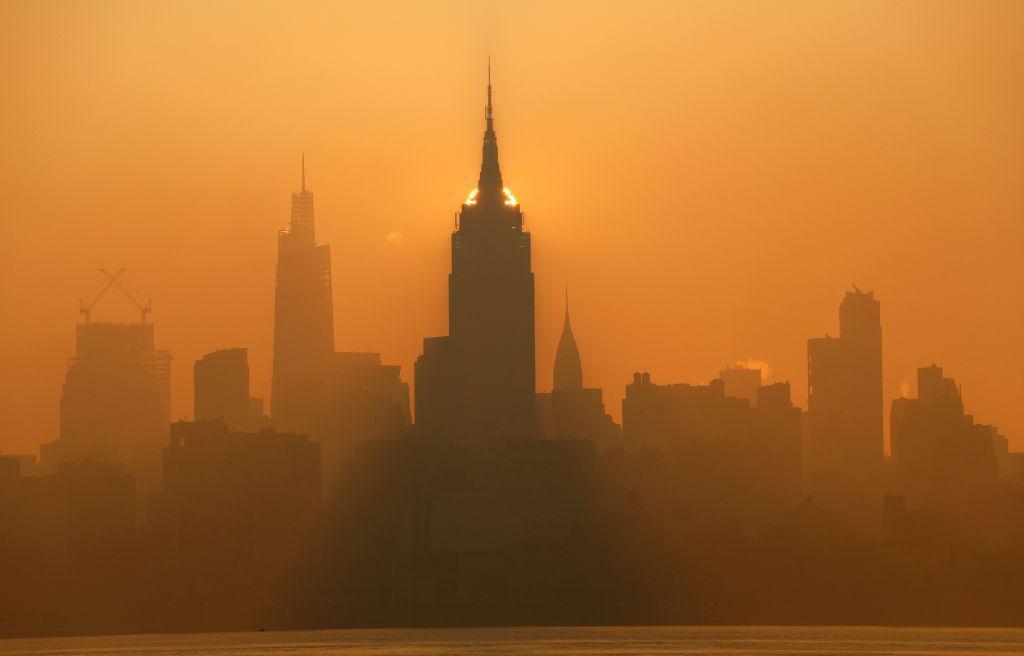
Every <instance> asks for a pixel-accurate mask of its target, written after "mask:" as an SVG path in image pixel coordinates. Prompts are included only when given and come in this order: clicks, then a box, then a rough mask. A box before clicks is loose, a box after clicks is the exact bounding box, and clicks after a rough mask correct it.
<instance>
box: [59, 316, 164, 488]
mask: <svg viewBox="0 0 1024 656" xmlns="http://www.w3.org/2000/svg"><path fill="white" fill-rule="evenodd" d="M76 334H77V344H76V355H75V357H74V358H72V359H71V360H70V361H69V363H68V369H67V372H66V373H65V375H64V386H63V388H62V390H61V398H60V439H58V440H56V441H54V442H50V443H47V444H43V445H42V447H41V450H40V451H41V456H42V465H43V467H44V469H46V470H47V471H49V472H52V471H56V469H57V467H58V466H59V465H60V464H61V463H62V462H68V461H79V460H113V459H119V460H124V461H128V462H130V463H131V466H132V468H133V470H135V473H138V468H137V466H138V465H139V463H140V462H141V461H143V460H151V459H153V458H154V457H156V456H158V455H159V448H160V442H162V441H163V438H164V435H165V434H166V431H167V426H168V425H169V415H170V397H171V387H170V362H171V356H170V353H169V352H168V351H162V350H158V349H155V348H153V324H151V323H129V324H121V323H107V322H93V323H90V322H86V323H80V324H78V327H77V330H76Z"/></svg>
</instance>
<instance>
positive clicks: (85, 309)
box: [78, 269, 153, 323]
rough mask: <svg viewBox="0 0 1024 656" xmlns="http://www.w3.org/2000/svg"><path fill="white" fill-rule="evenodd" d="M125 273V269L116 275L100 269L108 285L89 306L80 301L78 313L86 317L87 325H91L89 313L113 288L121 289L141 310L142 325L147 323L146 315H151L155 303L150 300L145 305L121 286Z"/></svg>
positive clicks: (118, 271)
mask: <svg viewBox="0 0 1024 656" xmlns="http://www.w3.org/2000/svg"><path fill="white" fill-rule="evenodd" d="M124 272H125V269H118V270H117V272H116V273H110V272H109V271H107V270H106V269H100V273H102V274H103V275H105V276H106V277H107V284H106V285H104V286H103V289H101V290H100V292H99V293H98V294H96V297H95V298H93V299H92V302H91V303H89V304H88V305H86V304H85V301H82V300H79V301H78V303H79V306H80V307H79V309H78V312H79V314H81V315H82V316H83V317H85V323H89V313H90V312H92V308H93V306H94V305H96V303H97V301H99V300H100V299H101V298H103V296H104V295H105V294H106V293H107V292H108V291H110V288H111V287H117V288H118V289H120V290H121V293H122V294H124V295H125V297H127V299H128V300H129V301H131V302H132V304H133V305H135V307H137V308H139V312H140V313H141V314H142V323H146V315H147V314H151V313H152V312H153V302H152V300H149V301H146V304H145V305H143V304H142V303H140V302H139V301H138V300H137V299H136V298H135V296H133V295H132V293H131V292H130V291H128V289H127V288H126V287H125V286H124V285H123V284H121V274H123V273H124Z"/></svg>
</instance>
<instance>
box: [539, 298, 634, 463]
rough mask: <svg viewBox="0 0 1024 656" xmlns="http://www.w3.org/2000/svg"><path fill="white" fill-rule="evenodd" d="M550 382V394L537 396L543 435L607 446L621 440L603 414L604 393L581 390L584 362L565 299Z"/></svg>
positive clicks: (589, 389)
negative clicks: (590, 441)
mask: <svg viewBox="0 0 1024 656" xmlns="http://www.w3.org/2000/svg"><path fill="white" fill-rule="evenodd" d="M552 383H553V385H552V389H551V393H550V394H548V393H540V394H538V395H537V422H538V428H539V430H540V434H541V435H542V436H544V437H553V438H574V439H590V440H596V441H598V442H601V443H604V444H606V445H607V444H612V443H614V442H616V440H615V438H618V437H621V435H622V431H621V429H620V427H619V425H618V424H616V423H615V421H614V420H612V418H611V415H609V414H607V413H606V412H605V411H604V398H603V397H604V393H603V391H602V390H601V389H600V388H585V387H583V362H582V360H581V359H580V350H579V347H578V346H577V345H576V337H575V336H574V335H573V333H572V323H571V322H570V321H569V301H568V299H566V303H565V319H564V320H563V322H562V337H561V338H560V339H559V340H558V348H557V350H556V351H555V366H554V372H553V376H552Z"/></svg>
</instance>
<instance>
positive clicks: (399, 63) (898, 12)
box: [0, 0, 1024, 452]
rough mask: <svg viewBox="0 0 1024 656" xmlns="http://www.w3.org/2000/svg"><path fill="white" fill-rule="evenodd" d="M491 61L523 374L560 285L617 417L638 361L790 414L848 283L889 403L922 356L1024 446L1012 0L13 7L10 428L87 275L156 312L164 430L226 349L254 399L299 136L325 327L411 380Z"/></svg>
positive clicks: (433, 317)
mask: <svg viewBox="0 0 1024 656" xmlns="http://www.w3.org/2000/svg"><path fill="white" fill-rule="evenodd" d="M553 5H555V6H553ZM488 54H490V55H491V56H492V57H493V59H494V69H495V105H496V119H497V120H496V127H497V131H498V140H499V145H500V149H501V158H502V170H503V173H504V175H505V181H506V183H507V185H508V186H509V187H510V188H511V189H512V190H513V192H515V194H516V196H517V197H518V198H519V200H520V202H521V203H522V206H523V209H524V211H525V213H526V219H527V225H528V228H529V229H530V231H531V232H532V233H533V240H534V242H533V243H534V271H535V272H536V279H537V362H538V372H539V387H538V389H545V388H547V387H549V386H550V371H551V363H552V360H553V355H554V349H555V342H556V339H557V336H558V333H559V330H560V328H561V325H560V324H561V312H562V293H563V288H564V285H565V284H566V282H568V284H569V288H570V295H571V304H572V313H573V326H574V329H575V331H576V337H577V340H578V342H579V344H580V348H581V350H582V355H583V364H584V380H585V383H586V384H588V385H589V386H600V387H603V388H604V390H605V395H606V402H607V403H608V405H609V409H610V410H611V411H612V412H613V414H614V415H615V416H616V417H617V416H618V415H619V400H620V399H621V397H622V395H623V386H624V385H625V384H626V383H627V382H628V380H629V378H630V374H631V372H633V371H634V370H638V369H642V370H649V371H650V372H651V373H652V375H653V377H654V380H655V381H656V382H666V383H668V382H706V381H707V380H708V379H710V378H712V377H714V376H715V375H716V373H717V371H718V370H719V369H720V368H721V367H722V366H723V365H725V364H727V363H732V362H735V361H737V360H741V359H747V358H752V359H757V360H762V361H765V362H767V363H769V365H770V366H771V376H770V379H771V380H773V381H777V380H790V381H791V382H792V383H793V392H794V400H795V401H796V402H798V403H799V404H801V405H805V403H806V339H807V338H808V337H812V336H820V335H824V334H825V333H831V334H836V332H837V330H838V316H837V307H838V304H839V301H840V300H841V298H842V295H843V293H844V291H845V290H846V289H848V288H849V286H850V284H851V282H852V283H856V284H857V285H858V286H860V287H862V288H865V289H873V290H875V293H876V295H877V297H878V298H879V299H880V300H881V303H882V319H883V331H884V333H883V334H884V340H885V387H886V397H887V403H888V399H889V398H891V397H892V396H894V395H897V394H898V393H899V391H900V388H901V386H906V385H909V384H910V383H911V381H912V380H913V377H914V375H915V369H916V367H918V366H923V365H927V364H929V363H931V362H937V363H939V364H941V365H943V366H944V367H945V368H946V371H947V375H951V376H953V377H955V378H956V379H957V380H958V381H960V382H961V383H962V384H963V387H964V395H965V399H966V402H967V405H968V409H969V411H971V412H973V413H974V414H975V416H976V418H977V419H978V420H979V421H983V422H987V423H995V424H997V425H998V426H1000V427H1001V428H1002V429H1003V431H1004V432H1005V433H1007V434H1008V435H1009V436H1010V439H1011V444H1012V445H1013V446H1015V447H1016V448H1017V449H1024V403H1022V402H1021V398H1022V396H1024V340H1022V339H1021V337H1022V335H1024V292H1022V290H1021V283H1022V281H1024V275H1022V274H1024V258H1022V256H1024V248H1022V247H1024V184H1022V181H1024V119H1022V117H1024V85H1022V80H1024V3H1021V2H1016V1H1014V0H1007V1H1005V2H966V1H965V2H942V1H940V0H928V1H925V2H891V1H889V0H886V1H882V2H869V1H856V2H853V1H851V2H828V3H822V2H811V1H808V2H776V3H764V2H718V1H715V2H665V3H653V2H650V3H649V2H643V3H602V2H597V1H593V0H591V1H587V2H574V3H570V2H565V3H550V2H535V3H529V2H515V3H502V4H497V3H493V2H491V3H488V2H480V1H476V2H429V3H426V2H424V3H410V4H409V5H408V6H406V5H404V4H401V3H370V2H357V3H351V4H348V5H346V4H341V3H323V4H303V3H294V2H291V3H283V2H282V3H269V2H260V3H255V2H238V3H229V2H214V3H205V2H195V3H184V2H182V3H138V2H130V3H118V2H113V1H109V2H94V3H48V2H41V1H40V2H15V1H9V2H4V3H2V4H0V61H2V62H3V71H4V82H3V84H2V85H0V94H3V95H2V98H0V136H2V139H0V144H2V147H0V217H2V228H3V239H2V240H0V279H2V286H0V294H2V295H0V311H2V316H3V321H2V322H0V361H2V363H3V365H2V369H0V371H2V374H0V415H2V417H3V421H2V424H0V449H2V450H4V451H8V452H9V451H29V450H33V449H34V447H35V445H36V444H37V443H38V442H40V441H48V440H51V439H53V438H54V437H56V435H57V408H58V398H59V394H60V385H61V382H62V380H63V374H64V367H65V361H66V359H67V358H68V357H69V356H71V355H72V354H73V352H74V325H75V322H76V321H77V318H78V315H77V310H78V299H79V298H80V297H87V296H89V295H90V294H92V293H94V292H95V291H96V290H97V289H98V287H99V286H100V285H101V284H102V282H103V279H102V277H101V276H100V274H99V273H98V272H97V268H99V267H105V268H109V269H116V268H121V267H124V268H127V269H128V272H127V274H126V281H127V282H128V283H129V284H130V285H131V286H132V287H133V288H134V289H136V290H139V291H140V293H141V294H143V295H144V296H146V297H152V299H153V308H154V312H153V320H154V322H155V324H156V331H157V340H158V345H159V346H160V347H163V348H169V349H171V350H172V353H173V356H174V370H173V376H174V382H173V385H174V386H173V392H172V394H173V413H172V414H173V416H174V417H175V418H182V417H187V416H189V415H190V414H191V410H192V383H191V380H192V378H191V377H192V363H193V361H194V360H195V359H197V358H198V357H200V356H201V355H202V354H203V353H205V352H208V351H211V350H213V349H216V348H218V347H228V346H247V347H249V349H250V363H251V366H252V370H253V377H254V380H253V383H254V392H255V393H256V394H259V395H263V396H266V395H267V394H268V390H269V379H270V353H271V337H272V314H273V277H274V260H275V243H276V242H275V232H276V230H277V229H278V228H280V227H282V226H284V225H285V224H286V223H287V220H288V212H289V193H290V192H291V191H294V190H295V189H296V187H297V185H298V162H299V154H300V153H302V152H305V153H306V157H307V162H308V179H309V187H310V189H312V190H313V192H314V193H315V195H316V210H317V222H318V232H319V237H320V240H321V241H326V242H328V243H330V244H331V246H332V249H333V256H334V261H333V266H334V281H335V282H334V285H335V286H334V300H335V325H336V332H337V338H336V342H337V346H338V348H339V350H373V351H380V352H382V353H383V354H384V358H385V360H386V361H389V362H394V363H400V364H401V365H402V367H403V377H404V378H406V379H407V380H409V379H411V365H412V362H413V360H414V359H415V357H416V355H417V354H418V353H419V351H420V347H421V340H422V338H423V337H424V336H429V335H439V334H444V333H445V332H446V330H447V327H446V311H447V310H446V307H447V306H446V302H447V299H446V296H447V289H446V274H447V272H448V266H449V259H448V258H449V256H448V248H449V243H448V239H449V231H450V230H451V227H452V218H453V214H454V212H455V211H456V210H457V209H458V206H459V203H460V202H461V201H462V200H463V198H464V197H465V194H466V192H467V191H468V190H469V189H471V188H472V187H473V186H474V182H475V178H476V174H477V171H478V168H479V157H480V140H481V132H482V130H483V122H482V106H483V102H484V84H485V75H486V72H485V69H486V58H487V56H488ZM389 235H390V238H389ZM134 317H135V313H134V312H133V311H132V310H131V308H130V307H126V306H125V304H124V303H123V302H121V301H120V300H116V298H115V297H112V298H111V299H110V300H109V301H108V302H107V303H106V304H103V305H101V306H98V307H97V309H96V310H95V311H94V319H104V318H134ZM909 390H910V391H913V386H912V385H911V386H910V387H909Z"/></svg>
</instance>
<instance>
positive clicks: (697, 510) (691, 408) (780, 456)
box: [622, 373, 801, 528]
mask: <svg viewBox="0 0 1024 656" xmlns="http://www.w3.org/2000/svg"><path fill="white" fill-rule="evenodd" d="M800 414H801V413H800V409H799V408H797V407H795V406H793V404H792V403H791V402H790V394H789V383H776V384H774V385H767V386H761V387H759V388H758V396H757V407H755V408H751V406H750V403H749V402H748V401H747V400H746V399H741V398H736V397H731V396H726V394H725V384H724V383H723V382H722V381H721V380H720V379H716V380H713V381H711V383H709V384H708V385H686V384H675V385H657V384H655V383H653V382H651V376H650V374H648V373H636V374H634V375H633V382H632V383H631V384H629V385H627V386H626V398H625V399H623V401H622V435H623V442H624V444H626V445H627V448H629V449H630V450H631V451H633V452H635V453H638V454H639V455H638V456H637V458H636V461H635V464H634V465H633V467H634V470H633V472H632V474H631V476H632V477H633V478H634V480H633V482H632V485H634V486H635V487H636V489H637V490H638V492H639V493H640V494H641V495H642V496H643V497H644V499H645V500H646V502H647V503H648V504H649V507H650V508H651V509H652V510H653V511H654V512H656V513H658V514H660V515H662V516H664V517H665V518H666V519H668V518H673V519H674V520H675V521H684V522H686V523H688V524H689V525H690V526H705V527H706V526H709V525H721V524H722V523H723V522H725V523H734V524H735V525H736V526H737V527H739V528H743V527H750V526H756V525H760V524H762V523H763V522H765V521H766V520H767V519H769V518H771V517H774V516H775V514H777V513H778V512H779V511H780V510H781V509H783V508H785V507H787V506H788V505H789V504H791V503H793V502H795V501H796V500H797V499H798V498H799V497H800V473H801V453H800V451H801V445H800Z"/></svg>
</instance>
